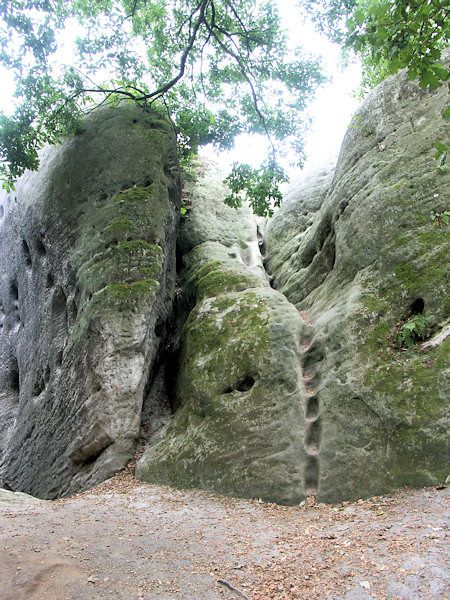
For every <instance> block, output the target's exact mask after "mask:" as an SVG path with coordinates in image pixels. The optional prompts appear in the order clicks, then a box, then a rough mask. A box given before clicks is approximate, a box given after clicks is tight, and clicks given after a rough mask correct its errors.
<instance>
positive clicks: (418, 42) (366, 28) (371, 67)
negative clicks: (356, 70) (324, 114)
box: [300, 0, 450, 92]
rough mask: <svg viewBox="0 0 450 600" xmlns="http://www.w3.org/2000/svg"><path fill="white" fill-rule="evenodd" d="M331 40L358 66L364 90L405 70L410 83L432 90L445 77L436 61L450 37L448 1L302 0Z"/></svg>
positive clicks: (444, 70)
mask: <svg viewBox="0 0 450 600" xmlns="http://www.w3.org/2000/svg"><path fill="white" fill-rule="evenodd" d="M300 4H301V5H302V7H303V8H304V10H306V11H307V12H308V13H309V14H310V16H311V17H312V19H313V20H314V21H315V22H316V24H317V25H318V28H319V29H320V30H321V31H323V32H324V33H326V34H327V35H328V36H329V37H330V38H331V39H332V40H334V41H336V42H338V43H340V44H342V45H343V47H344V48H347V49H352V50H354V51H355V52H356V53H357V54H358V55H359V56H360V58H361V61H362V65H363V81H362V88H363V92H364V91H365V92H367V91H368V90H369V89H370V88H372V87H374V86H375V85H376V84H377V83H379V82H380V81H382V80H383V79H385V78H386V77H387V76H388V75H391V74H393V73H396V72H397V71H398V70H399V69H403V68H407V69H408V74H409V76H410V78H411V79H416V78H418V79H419V83H420V85H421V86H422V87H423V88H425V87H429V88H431V89H435V88H437V87H438V86H439V85H440V84H441V83H442V82H444V81H447V80H448V79H449V71H448V69H446V68H445V67H444V66H443V65H442V64H440V62H439V61H440V58H441V53H442V49H443V48H445V47H446V46H448V43H449V39H450V7H449V4H448V1H447V0H301V2H300Z"/></svg>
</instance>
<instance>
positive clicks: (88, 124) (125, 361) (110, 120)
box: [0, 105, 180, 498]
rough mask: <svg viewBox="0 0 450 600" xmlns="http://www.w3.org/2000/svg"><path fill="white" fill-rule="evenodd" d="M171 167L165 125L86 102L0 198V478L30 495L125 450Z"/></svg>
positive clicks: (64, 488)
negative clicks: (68, 129)
mask: <svg viewBox="0 0 450 600" xmlns="http://www.w3.org/2000/svg"><path fill="white" fill-rule="evenodd" d="M178 173H179V171H178V164H177V157H176V146H175V139H174V134H173V132H172V129H171V126H170V125H169V124H168V123H167V122H166V121H165V120H163V119H161V118H160V117H159V116H158V115H157V114H155V113H147V112H144V111H142V110H140V109H137V108H133V107H131V106H129V105H121V106H119V107H115V108H114V109H108V108H105V109H100V110H97V111H95V112H94V113H93V114H92V116H91V117H89V118H88V119H87V120H86V121H85V123H84V126H83V128H82V130H80V131H79V132H78V134H77V135H76V136H75V137H74V138H73V139H71V140H68V141H66V142H64V143H63V144H62V145H61V146H59V147H55V148H49V149H47V150H46V151H45V153H44V155H43V156H42V160H41V167H40V170H39V172H38V173H27V174H26V175H24V176H23V177H22V178H21V179H20V181H19V182H18V184H17V187H16V191H15V192H12V193H11V194H9V195H8V196H6V195H5V194H4V195H3V196H2V198H1V204H2V208H1V224H0V227H1V235H0V261H1V264H0V268H1V273H2V280H1V289H0V294H1V307H0V309H1V315H2V319H1V334H0V335H1V338H0V351H1V364H0V383H1V386H0V389H1V397H0V451H1V452H2V460H1V468H0V473H1V476H0V479H1V480H2V482H3V484H4V485H5V486H8V487H10V488H12V489H14V490H20V491H23V492H28V493H31V494H33V495H36V496H40V497H43V498H54V497H56V496H61V495H68V494H70V493H73V492H75V491H79V490H82V489H85V488H86V487H90V486H92V485H95V484H96V483H98V482H100V481H103V480H105V479H106V478H108V477H110V476H111V475H113V474H114V473H116V472H117V471H118V470H119V469H121V468H122V467H123V466H125V464H126V463H127V461H128V460H129V459H130V458H131V456H132V455H133V451H134V447H135V443H136V438H137V436H138V435H139V427H140V411H141V405H142V397H143V390H144V386H145V385H146V383H147V380H148V377H149V374H151V372H152V369H153V366H154V363H155V358H156V355H157V353H158V347H159V340H160V337H161V332H162V331H163V329H164V323H165V321H166V320H167V317H168V315H169V314H170V312H171V303H172V298H173V293H174V282H175V241H176V236H177V227H178V215H179V205H180V186H179V174H178Z"/></svg>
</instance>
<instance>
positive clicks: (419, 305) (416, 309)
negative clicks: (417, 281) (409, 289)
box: [410, 298, 425, 315]
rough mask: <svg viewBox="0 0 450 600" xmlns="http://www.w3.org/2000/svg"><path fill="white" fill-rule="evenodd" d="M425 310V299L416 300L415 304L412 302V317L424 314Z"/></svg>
mask: <svg viewBox="0 0 450 600" xmlns="http://www.w3.org/2000/svg"><path fill="white" fill-rule="evenodd" d="M424 308H425V302H424V301H423V298H416V300H414V302H412V304H411V308H410V310H411V315H420V314H422V313H423V310H424Z"/></svg>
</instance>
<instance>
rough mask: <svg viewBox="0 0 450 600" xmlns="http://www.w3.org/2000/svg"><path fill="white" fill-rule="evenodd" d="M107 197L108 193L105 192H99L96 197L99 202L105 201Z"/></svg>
mask: <svg viewBox="0 0 450 600" xmlns="http://www.w3.org/2000/svg"><path fill="white" fill-rule="evenodd" d="M107 199H108V194H107V193H106V192H101V194H100V196H99V197H98V200H99V202H106V200H107Z"/></svg>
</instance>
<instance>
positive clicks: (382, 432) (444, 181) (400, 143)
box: [266, 72, 450, 502]
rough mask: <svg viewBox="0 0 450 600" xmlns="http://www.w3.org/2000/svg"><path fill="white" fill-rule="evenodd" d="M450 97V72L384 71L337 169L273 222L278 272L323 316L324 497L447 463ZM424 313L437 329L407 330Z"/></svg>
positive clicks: (415, 479) (312, 316)
mask: <svg viewBox="0 0 450 600" xmlns="http://www.w3.org/2000/svg"><path fill="white" fill-rule="evenodd" d="M447 103H448V90H447V87H446V86H442V87H441V88H439V89H437V90H434V91H429V90H423V89H421V88H420V87H419V86H418V85H417V84H416V83H415V82H411V81H410V80H409V79H408V76H407V74H406V73H405V72H402V73H399V74H398V75H396V76H394V77H391V78H389V79H387V80H386V81H384V82H383V83H382V84H381V85H379V86H378V87H377V88H376V89H375V90H373V92H372V93H371V94H370V95H369V96H368V97H367V99H366V100H365V101H364V103H363V104H362V105H361V107H360V108H359V110H358V112H357V113H356V115H355V117H354V119H353V121H352V123H351V125H350V127H349V129H348V132H347V135H346V137H345V139H344V142H343V145H342V149H341V153H340V156H339V160H338V163H337V166H336V170H335V173H334V175H333V173H332V171H329V176H328V177H329V179H328V180H329V181H330V184H329V186H328V188H327V189H326V190H325V193H324V190H323V189H322V185H321V183H322V182H323V181H326V179H327V178H326V176H325V177H322V178H321V179H320V180H319V181H318V182H316V183H315V184H314V185H313V186H311V183H309V184H308V185H302V186H301V191H300V193H298V194H297V199H295V198H294V200H292V201H288V202H287V203H286V204H285V205H284V204H283V205H282V207H281V209H280V211H279V212H278V213H277V214H276V215H275V216H274V218H273V219H272V221H271V222H269V224H268V227H267V234H266V244H267V251H268V261H267V268H268V269H269V270H270V272H271V273H272V274H273V283H274V286H275V287H276V289H278V290H279V291H280V292H282V293H283V294H285V295H286V297H287V298H288V299H289V300H290V301H291V302H292V303H294V304H295V306H296V307H297V308H298V309H299V310H300V311H301V312H302V314H303V316H304V317H305V319H306V320H307V321H308V322H309V323H310V325H311V327H312V332H313V336H312V339H311V345H310V349H309V352H311V353H312V354H313V355H314V356H315V357H316V359H318V360H317V364H318V373H319V374H320V385H319V386H318V388H317V406H318V411H319V414H320V418H321V424H322V425H321V435H320V449H319V454H318V463H319V473H320V476H319V485H318V498H319V499H320V500H323V501H330V502H331V501H339V500H343V499H352V498H357V497H360V496H369V495H371V494H379V493H383V492H386V491H388V490H390V489H393V488H395V487H398V486H401V485H419V486H420V485H430V484H434V483H436V482H437V481H440V480H444V479H445V477H446V475H447V472H448V456H449V452H448V450H449V446H448V431H449V425H450V423H449V411H448V398H449V397H450V386H449V381H450V371H449V367H448V356H449V343H450V339H449V338H448V337H447V336H448V333H449V330H450V328H449V326H448V322H449V321H448V320H449V314H450V303H449V296H448V267H449V262H448V257H449V241H450V231H449V227H448V225H447V224H446V223H445V216H444V219H442V218H441V217H440V215H442V214H443V213H444V211H445V210H448V198H449V197H448V190H449V183H450V178H449V175H450V171H449V169H448V166H447V167H446V168H443V169H440V168H438V167H439V164H438V162H437V161H436V160H435V159H434V155H435V153H436V149H435V147H434V144H435V143H436V142H438V141H441V142H442V141H445V140H446V139H447V135H448V121H446V120H445V118H444V112H445V109H446V107H447ZM317 187H319V188H321V189H322V191H321V192H320V194H319V199H320V206H319V203H318V202H317V195H316V193H315V190H316V189H317ZM308 188H309V189H310V192H311V196H312V197H309V196H308ZM290 194H291V198H292V197H294V196H295V194H294V192H291V193H290ZM295 214H297V217H296V219H297V227H296V228H293V227H292V225H290V226H289V227H288V228H286V227H285V224H286V222H287V221H288V222H289V223H292V220H293V219H294V218H295V217H293V215H295ZM422 314H423V317H424V318H426V319H428V321H429V323H428V324H429V336H430V339H429V340H428V341H426V342H422V341H421V340H420V338H419V337H418V336H415V337H414V332H413V336H412V340H407V339H406V338H405V336H404V334H405V332H406V333H407V329H406V330H405V329H404V328H403V326H404V325H405V324H406V323H407V322H408V327H412V328H413V330H414V331H416V332H419V329H420V325H421V319H422V316H421V315H422ZM411 318H412V321H411V320H410V319H411ZM402 328H403V329H402ZM424 335H428V334H427V333H425V334H424ZM402 337H403V338H404V340H403V343H402ZM406 342H409V345H410V346H411V347H408V344H407V343H406Z"/></svg>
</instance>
